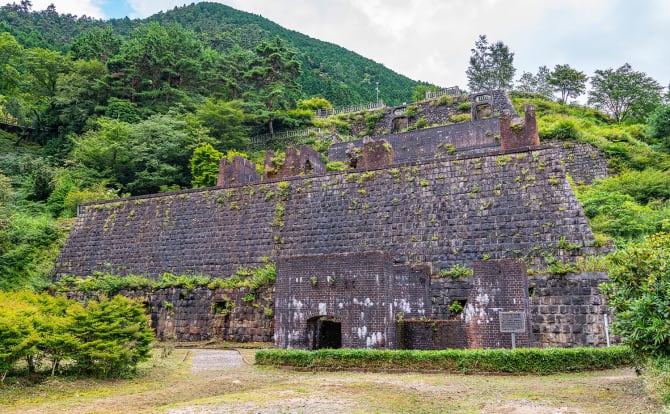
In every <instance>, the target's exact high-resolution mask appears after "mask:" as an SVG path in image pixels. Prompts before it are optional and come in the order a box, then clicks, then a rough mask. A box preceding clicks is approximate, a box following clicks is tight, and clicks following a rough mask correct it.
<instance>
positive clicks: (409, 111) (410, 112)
mask: <svg viewBox="0 0 670 414" xmlns="http://www.w3.org/2000/svg"><path fill="white" fill-rule="evenodd" d="M418 109H419V108H418V107H417V106H416V105H410V106H408V107H407V108H406V109H405V115H407V118H414V117H415V116H416V113H417V110H418Z"/></svg>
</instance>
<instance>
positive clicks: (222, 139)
mask: <svg viewBox="0 0 670 414" xmlns="http://www.w3.org/2000/svg"><path fill="white" fill-rule="evenodd" d="M241 104H242V102H240V101H239V100H234V101H228V102H225V101H222V100H220V99H216V98H209V99H207V100H206V101H205V103H204V104H203V105H202V106H201V107H200V108H199V109H198V112H197V117H198V119H200V121H201V122H202V124H203V125H207V127H208V128H209V130H210V134H211V135H212V136H213V137H214V138H215V139H216V140H217V142H218V143H219V145H218V146H219V148H220V149H222V150H228V149H231V148H234V149H243V148H245V147H246V146H247V145H248V144H249V137H248V128H247V127H246V126H245V125H244V122H245V121H246V114H245V113H244V110H243V109H242V107H241Z"/></svg>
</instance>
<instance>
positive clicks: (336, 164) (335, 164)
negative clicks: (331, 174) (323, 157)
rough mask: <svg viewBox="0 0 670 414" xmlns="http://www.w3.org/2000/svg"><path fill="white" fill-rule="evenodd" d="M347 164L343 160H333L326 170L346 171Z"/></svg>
mask: <svg viewBox="0 0 670 414" xmlns="http://www.w3.org/2000/svg"><path fill="white" fill-rule="evenodd" d="M346 169H347V165H346V164H345V163H343V162H342V161H331V162H329V163H327V164H326V171H344V170H346Z"/></svg>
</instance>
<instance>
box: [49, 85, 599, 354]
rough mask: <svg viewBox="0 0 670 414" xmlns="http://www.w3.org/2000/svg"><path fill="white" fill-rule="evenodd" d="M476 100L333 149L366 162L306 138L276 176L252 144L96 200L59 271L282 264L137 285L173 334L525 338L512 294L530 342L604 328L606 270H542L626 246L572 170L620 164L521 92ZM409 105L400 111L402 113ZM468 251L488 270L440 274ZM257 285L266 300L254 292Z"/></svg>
mask: <svg viewBox="0 0 670 414" xmlns="http://www.w3.org/2000/svg"><path fill="white" fill-rule="evenodd" d="M468 99H469V100H470V102H472V107H471V117H472V119H473V120H474V121H473V122H469V123H464V124H455V125H447V126H442V127H438V128H430V129H425V130H421V131H415V132H409V133H398V134H392V135H385V136H384V137H382V138H383V141H380V140H374V139H372V140H371V139H366V140H361V141H360V142H353V143H343V144H336V145H334V146H333V147H331V150H330V156H331V160H340V159H343V160H344V159H346V158H347V157H348V154H347V153H348V152H351V151H352V149H356V151H354V152H356V153H357V154H358V157H359V158H358V163H357V167H356V170H355V171H352V170H350V171H345V172H332V173H326V172H325V166H324V164H323V163H322V162H321V160H320V155H319V154H318V153H316V152H315V151H314V150H312V149H311V148H307V147H303V148H300V149H291V150H289V151H287V154H286V162H285V163H284V166H283V167H282V168H275V167H276V166H273V162H272V155H271V154H269V155H268V157H267V159H266V174H265V180H264V181H262V182H261V181H260V179H261V177H260V175H259V174H257V173H256V171H255V167H254V165H253V164H252V163H250V162H249V161H248V160H244V159H243V158H239V157H236V158H234V159H232V160H225V161H223V160H222V162H221V168H220V175H219V184H220V186H219V187H212V188H207V189H198V190H185V191H179V192H175V193H166V194H156V195H150V196H143V197H133V198H129V199H124V200H113V201H107V202H100V203H92V204H86V205H82V206H80V208H79V214H78V218H77V221H76V223H75V226H74V228H73V230H72V232H71V234H70V238H69V239H68V241H67V242H66V244H65V246H64V247H63V249H62V251H61V255H60V256H59V258H58V259H57V261H56V266H55V268H56V272H55V278H56V279H57V278H60V277H62V276H64V275H77V276H86V275H91V274H92V273H94V272H96V271H102V272H112V273H116V274H131V273H132V274H141V275H146V276H153V277H157V276H159V275H161V274H163V273H164V272H172V273H175V274H189V273H193V274H204V275H210V276H214V277H227V276H230V275H231V274H233V273H234V272H235V270H236V269H237V268H238V267H239V266H259V265H262V264H264V263H267V262H268V261H273V262H276V263H277V282H276V286H275V291H272V290H271V289H270V290H267V291H265V290H264V291H262V292H243V291H240V290H233V291H221V290H217V291H215V290H210V289H205V288H199V289H196V290H193V291H184V290H174V289H173V290H161V291H156V292H135V293H128V294H129V295H131V296H132V295H133V294H134V295H136V296H142V297H144V298H145V299H146V301H147V303H148V307H149V309H150V311H151V314H152V321H153V326H154V327H155V328H156V330H157V332H158V334H159V337H163V338H171V337H175V338H178V339H180V340H194V339H207V338H212V337H220V338H224V339H233V340H239V341H267V340H268V339H270V338H274V340H275V343H276V344H277V345H278V346H281V347H295V348H307V349H314V348H322V347H339V346H344V347H376V348H397V347H401V348H402V347H405V348H426V349H430V348H443V347H485V348H486V347H508V346H510V344H511V343H510V340H509V338H508V337H507V336H505V335H500V332H499V327H498V324H499V316H500V311H501V309H502V310H504V311H509V312H512V313H516V314H519V313H523V315H524V316H523V318H524V319H523V320H524V321H525V322H526V323H525V324H524V331H523V332H519V334H518V336H517V343H518V345H519V346H529V345H541V346H577V345H602V344H604V328H603V326H602V319H603V318H602V317H603V315H605V314H606V313H607V309H606V307H605V306H604V303H603V300H602V297H601V296H600V295H599V294H598V291H597V284H598V283H599V282H600V281H602V280H603V278H604V277H605V276H604V275H595V276H593V277H584V278H582V277H580V276H571V277H570V278H553V277H543V276H535V277H530V278H529V277H527V275H526V266H528V267H530V268H535V269H537V268H542V267H543V266H544V264H545V263H544V260H545V258H552V260H561V261H572V260H575V259H576V258H579V257H583V256H586V255H592V254H599V253H603V252H607V251H608V250H609V247H608V246H604V247H599V246H597V245H596V244H595V242H594V237H593V234H592V233H591V230H590V228H589V226H588V223H587V221H586V218H585V217H584V214H583V211H582V209H581V206H580V205H579V203H578V201H577V200H576V198H575V196H574V194H573V192H572V189H571V187H570V184H569V182H568V179H567V177H566V170H567V171H568V172H570V174H571V175H572V176H573V177H576V178H577V179H578V180H579V181H585V182H589V181H590V180H592V179H593V178H597V177H600V176H603V175H605V174H607V169H606V166H605V164H604V162H603V161H602V159H601V158H600V156H599V154H598V153H597V151H595V150H593V149H592V148H591V147H588V146H584V145H576V146H571V147H569V148H568V147H566V146H565V145H546V144H545V145H538V138H537V126H536V123H535V112H534V110H533V109H532V108H526V110H525V113H524V117H525V122H523V121H521V119H520V118H518V117H516V116H515V114H514V113H513V108H511V105H510V104H509V100H507V99H506V97H505V96H504V94H500V93H497V92H491V93H486V94H479V95H474V96H471V97H470V98H468ZM400 109H402V108H395V109H392V110H391V112H390V113H389V116H388V119H385V120H384V122H386V123H387V124H388V125H395V124H396V123H398V122H397V120H398V119H401V118H402V117H403V114H404V112H403V111H402V110H400ZM425 109H426V113H428V112H429V108H428V107H426V108H425ZM430 111H432V112H431V114H432V115H431V116H433V117H435V119H440V118H439V117H440V116H442V115H440V113H439V111H437V110H436V109H435V108H432V109H430ZM501 148H504V149H501ZM270 168H272V171H270ZM519 259H522V260H523V263H522V262H520V261H519ZM456 264H463V265H466V266H469V267H474V268H475V275H474V276H473V277H470V278H464V279H459V280H450V279H439V278H435V277H434V276H435V275H436V274H438V273H439V271H440V270H442V269H449V268H450V267H452V266H454V265H456ZM431 275H432V277H431ZM250 294H253V295H256V296H258V298H257V299H259V302H254V303H255V304H256V305H259V304H262V306H260V305H259V306H257V307H253V306H252V307H250V306H249V304H248V303H244V302H245V301H244V300H242V299H241V298H243V297H248V295H250ZM455 302H458V304H461V305H462V306H463V307H464V310H463V312H462V313H461V314H460V315H459V316H456V315H454V314H453V313H454V312H452V310H453V309H455V307H454V306H455V305H454V303H455ZM167 303H170V304H171V305H169V306H168V305H166V304H167ZM259 307H260V308H259ZM427 320H429V321H428V323H427Z"/></svg>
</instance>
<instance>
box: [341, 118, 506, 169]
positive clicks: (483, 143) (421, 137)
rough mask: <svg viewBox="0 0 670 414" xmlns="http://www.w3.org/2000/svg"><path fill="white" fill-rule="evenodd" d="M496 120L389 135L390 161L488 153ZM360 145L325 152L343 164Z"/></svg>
mask: <svg viewBox="0 0 670 414" xmlns="http://www.w3.org/2000/svg"><path fill="white" fill-rule="evenodd" d="M499 133H500V127H499V121H498V118H490V119H484V120H481V121H475V122H464V123H460V124H454V125H446V126H441V127H436V128H427V129H422V130H418V131H412V132H404V133H400V134H389V135H385V136H384V140H385V141H386V142H388V144H389V145H390V146H391V147H392V148H393V162H394V163H396V164H402V163H407V162H412V161H419V160H434V159H435V158H436V157H438V158H439V157H445V156H448V155H450V154H451V153H452V152H453V151H454V150H456V151H458V152H482V151H491V150H495V149H498V148H499V147H500V142H498V141H497V140H496V136H497V135H498V134H499ZM362 146H363V140H362V139H361V140H356V141H349V142H341V143H338V144H333V145H331V146H330V148H329V149H328V159H329V160H330V161H340V162H346V160H347V152H351V151H352V150H354V149H356V148H358V149H360V148H361V147H362Z"/></svg>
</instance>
